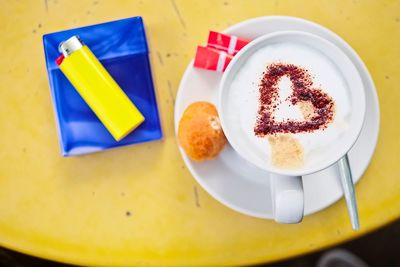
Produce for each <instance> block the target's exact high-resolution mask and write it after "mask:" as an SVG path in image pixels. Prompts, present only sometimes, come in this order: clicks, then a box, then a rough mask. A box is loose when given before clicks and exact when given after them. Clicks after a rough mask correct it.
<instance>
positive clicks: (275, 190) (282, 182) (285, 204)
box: [270, 173, 304, 223]
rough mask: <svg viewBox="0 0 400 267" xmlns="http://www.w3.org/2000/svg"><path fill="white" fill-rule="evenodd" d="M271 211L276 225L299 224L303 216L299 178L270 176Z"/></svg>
mask: <svg viewBox="0 0 400 267" xmlns="http://www.w3.org/2000/svg"><path fill="white" fill-rule="evenodd" d="M270 179H271V195H272V209H273V214H274V218H275V221H276V222H278V223H299V222H301V220H302V219H303V214H304V193H303V181H302V178H301V176H285V175H279V174H273V173H271V174H270Z"/></svg>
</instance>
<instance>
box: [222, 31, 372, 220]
mask: <svg viewBox="0 0 400 267" xmlns="http://www.w3.org/2000/svg"><path fill="white" fill-rule="evenodd" d="M280 42H296V43H301V44H303V45H306V46H309V47H311V48H313V49H317V50H319V51H320V52H322V53H323V54H324V55H325V56H327V57H328V58H329V59H330V60H331V62H332V63H333V64H334V65H336V66H337V69H338V71H339V72H340V74H341V75H342V77H343V80H344V81H345V83H346V85H347V88H349V96H350V105H351V107H350V108H351V115H350V119H349V125H350V127H349V128H348V129H347V130H346V133H345V135H344V136H343V137H342V138H341V140H340V147H338V148H337V149H335V151H324V152H323V153H326V155H324V156H325V158H326V159H327V160H326V161H323V162H320V163H319V164H316V165H313V166H310V167H309V168H307V169H304V168H303V169H301V170H289V169H288V170H285V169H277V168H272V167H271V165H270V164H266V162H265V159H262V158H259V157H257V156H256V155H255V154H252V153H249V151H248V149H246V143H245V142H243V140H244V137H243V136H242V133H239V132H238V131H235V130H233V129H234V127H233V125H230V120H228V119H227V117H228V111H227V100H228V99H229V97H227V96H228V94H229V89H230V84H231V83H232V81H233V78H234V77H235V75H236V73H237V72H238V70H240V69H241V68H242V67H243V65H244V64H245V62H246V60H247V59H248V58H249V56H250V55H252V54H253V53H254V52H256V51H257V50H259V49H260V48H262V47H265V46H268V45H271V44H276V43H280ZM288 63H290V59H289V60H288ZM255 82H259V81H255ZM247 89H249V88H244V89H243V90H247ZM249 90H250V89H249ZM218 113H219V116H220V120H221V124H222V128H223V130H224V132H225V135H226V137H227V139H228V141H229V143H230V144H231V146H232V147H233V148H234V149H235V151H236V152H237V153H238V154H239V155H240V156H241V157H242V158H244V159H246V160H247V161H249V162H251V163H253V164H254V165H256V166H258V167H259V168H261V169H264V170H265V171H267V172H269V173H270V181H271V191H272V192H271V195H272V206H273V212H274V218H275V220H276V221H277V222H279V223H298V222H300V221H301V220H302V218H303V214H304V192H303V186H302V176H304V175H307V174H311V173H314V172H318V171H321V170H323V169H325V168H327V167H329V166H331V165H332V164H334V163H336V162H337V161H338V160H339V159H340V158H342V157H343V156H344V155H346V153H347V152H348V151H349V150H350V149H351V147H352V146H353V144H354V143H355V141H356V140H357V138H358V136H359V134H360V132H361V129H362V125H363V122H364V115H365V92H364V87H363V84H362V81H361V78H360V75H359V73H358V71H357V69H356V68H355V66H354V65H353V63H352V62H351V60H350V59H349V58H348V57H347V56H346V55H345V54H344V53H343V52H342V50H340V49H339V48H338V47H336V46H335V45H333V44H332V43H330V42H329V41H327V40H325V39H323V38H321V37H319V36H316V35H313V34H310V33H306V32H300V31H281V32H277V33H272V34H268V35H264V36H261V37H259V38H257V39H256V40H254V41H252V42H251V43H249V44H248V45H246V46H245V47H244V48H243V49H242V50H241V51H240V52H239V53H238V54H237V55H236V56H235V57H234V58H233V60H232V61H231V62H230V64H229V66H228V67H227V69H226V70H225V72H224V74H223V77H222V80H221V83H220V88H219V99H218ZM328 127H329V126H328ZM249 130H250V131H252V129H249ZM267 178H268V173H266V179H267ZM321 179H323V177H321ZM266 201H267V200H266Z"/></svg>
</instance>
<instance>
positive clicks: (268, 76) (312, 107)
mask: <svg viewBox="0 0 400 267" xmlns="http://www.w3.org/2000/svg"><path fill="white" fill-rule="evenodd" d="M284 76H287V77H288V78H289V79H290V81H291V88H292V94H291V95H290V96H289V98H288V100H289V101H290V102H291V104H292V105H299V107H300V110H301V111H302V113H303V117H304V120H303V121H299V120H289V119H287V120H284V121H276V120H275V117H274V112H275V111H276V109H277V108H278V105H279V86H278V82H279V81H280V79H281V78H282V77H284ZM259 94H260V96H259V108H258V116H257V120H256V124H255V127H254V133H255V134H256V136H260V137H263V136H267V135H272V134H277V133H301V132H312V131H315V130H319V129H324V128H326V127H327V125H328V124H329V123H330V122H332V120H333V117H334V113H335V103H334V101H333V99H332V98H331V97H330V96H329V95H328V94H326V93H325V92H323V91H322V90H321V89H320V88H316V87H314V86H313V80H312V77H311V75H310V74H309V73H308V71H307V70H306V69H304V68H302V67H299V66H296V65H293V64H284V63H273V64H270V65H268V66H267V69H266V71H265V72H264V73H263V76H262V78H261V82H260V85H259Z"/></svg>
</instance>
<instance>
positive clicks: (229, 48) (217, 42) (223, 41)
mask: <svg viewBox="0 0 400 267" xmlns="http://www.w3.org/2000/svg"><path fill="white" fill-rule="evenodd" d="M250 41H251V40H248V39H245V38H239V37H237V36H234V35H227V34H223V33H219V32H214V31H210V33H209V35H208V42H207V46H208V47H211V48H215V49H218V50H221V51H225V52H226V53H228V54H230V55H235V54H236V53H237V52H239V50H240V49H242V48H243V47H244V46H245V45H247V44H248V43H249V42H250Z"/></svg>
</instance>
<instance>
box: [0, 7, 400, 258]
mask: <svg viewBox="0 0 400 267" xmlns="http://www.w3.org/2000/svg"><path fill="white" fill-rule="evenodd" d="M399 10H400V2H399V1H356V0H353V1H347V0H346V1H297V0H293V1H278V0H276V1H264V0H260V1H244V0H243V1H233V0H225V1H203V0H199V1H190V0H186V1H183V0H182V1H179V0H175V1H174V0H171V1H164V0H159V1H144V0H143V1H140V0H139V1H104V0H90V1H86V0H80V1H61V0H54V1H51V0H47V1H46V0H45V1H34V0H32V1H4V2H3V3H2V4H1V8H0V25H2V27H1V28H2V32H1V44H0V52H1V64H0V75H1V79H0V81H1V90H0V99H1V100H0V101H1V102H0V122H1V124H0V133H1V138H0V162H1V163H0V244H1V245H3V246H6V247H9V248H12V249H15V250H18V251H22V252H26V253H29V254H33V255H36V256H40V257H45V258H49V259H54V260H59V261H65V262H71V263H78V264H84V265H113V266H116V265H118V266H119V265H129V266H132V265H153V266H160V265H185V266H189V265H203V266H204V265H215V264H225V265H233V264H235V265H236V264H249V263H260V262H269V261H274V260H278V259H283V258H287V257H291V256H295V255H299V254H302V253H306V252H310V251H314V250H317V249H321V248H323V247H326V246H330V245H334V244H337V243H339V242H343V241H345V240H348V239H351V238H354V237H357V236H360V235H363V234H365V233H367V232H369V231H372V230H374V229H376V228H377V227H380V226H382V225H384V224H387V223H389V222H390V221H393V220H395V219H397V218H399V217H400V180H399V178H400V177H399V176H400V175H399V171H398V170H397V168H398V166H399V164H398V153H399V152H400V141H399V140H400V139H399V136H400V126H399V123H398V122H399V117H400V104H399V103H398V101H399V99H400V89H399V83H400V38H399V36H400V14H399V13H398V11H399ZM277 14H281V15H292V16H298V17H302V18H306V19H310V20H313V21H315V22H318V23H320V24H322V25H324V26H326V27H328V28H330V29H332V30H333V31H335V32H336V33H338V34H339V35H340V36H342V37H343V38H344V39H345V40H346V41H348V42H349V43H350V45H352V46H353V47H354V48H355V49H356V50H357V52H358V53H359V54H360V56H361V57H362V58H363V60H364V61H365V63H366V64H367V66H368V67H369V70H370V71H371V74H372V76H373V78H374V80H375V83H376V86H377V89H378V94H379V99H380V104H381V112H382V113H381V114H382V117H381V133H380V139H379V142H378V147H377V150H376V153H375V155H374V157H373V160H372V163H371V165H370V166H369V168H368V170H367V172H366V173H365V175H364V177H363V178H362V180H361V181H360V183H359V184H358V185H357V194H358V201H359V210H360V217H361V223H362V230H361V231H360V232H358V233H355V232H353V231H352V230H351V227H350V224H349V219H348V216H347V211H346V206H345V202H344V201H343V200H341V201H340V202H338V203H337V204H335V205H333V206H331V207H329V208H328V209H326V210H324V211H322V212H318V213H317V214H315V215H312V216H309V217H306V218H305V220H304V222H303V223H301V224H300V225H277V224H276V223H274V222H272V221H267V220H260V219H254V218H251V217H246V216H244V215H241V214H238V213H236V212H234V211H232V210H230V209H228V208H226V207H224V206H223V205H221V204H220V203H218V202H217V201H216V200H214V199H212V198H211V197H210V196H209V195H208V194H207V193H206V192H205V191H203V190H202V189H201V188H200V187H199V185H198V184H197V183H196V182H195V181H194V179H193V178H192V177H191V175H190V173H189V172H188V171H187V169H186V168H185V166H184V164H183V161H182V160H181V157H180V155H179V152H178V149H177V143H176V140H175V136H174V131H173V109H174V96H175V94H176V90H177V87H178V84H179V81H180V78H181V75H182V73H183V71H184V69H185V68H186V66H187V64H188V63H189V61H190V59H191V58H192V57H193V54H194V51H195V46H196V45H197V44H200V43H204V41H205V39H206V36H207V32H208V30H209V29H216V30H222V29H224V28H226V27H227V26H229V25H231V24H233V23H237V22H240V21H242V20H245V19H248V18H252V17H257V16H265V15H277ZM135 15H141V16H143V18H144V21H145V23H146V26H147V35H148V39H149V42H150V49H151V55H150V57H151V61H152V68H153V74H154V80H155V85H156V88H157V95H158V102H159V106H160V110H161V117H162V124H163V129H164V132H165V138H164V140H163V141H160V142H153V143H147V144H141V145H135V146H130V147H125V148H121V149H115V150H111V151H107V152H102V153H97V154H92V155H87V156H83V157H73V158H62V157H61V156H60V151H59V146H58V140H57V132H56V127H55V120H54V117H53V116H54V115H53V108H52V104H51V99H50V93H49V86H48V79H47V73H46V70H45V61H44V55H43V47H42V34H44V33H48V32H54V31H58V30H63V29H69V28H73V27H78V26H83V25H88V24H94V23H99V22H104V21H110V20H115V19H120V18H124V17H131V16H135Z"/></svg>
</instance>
